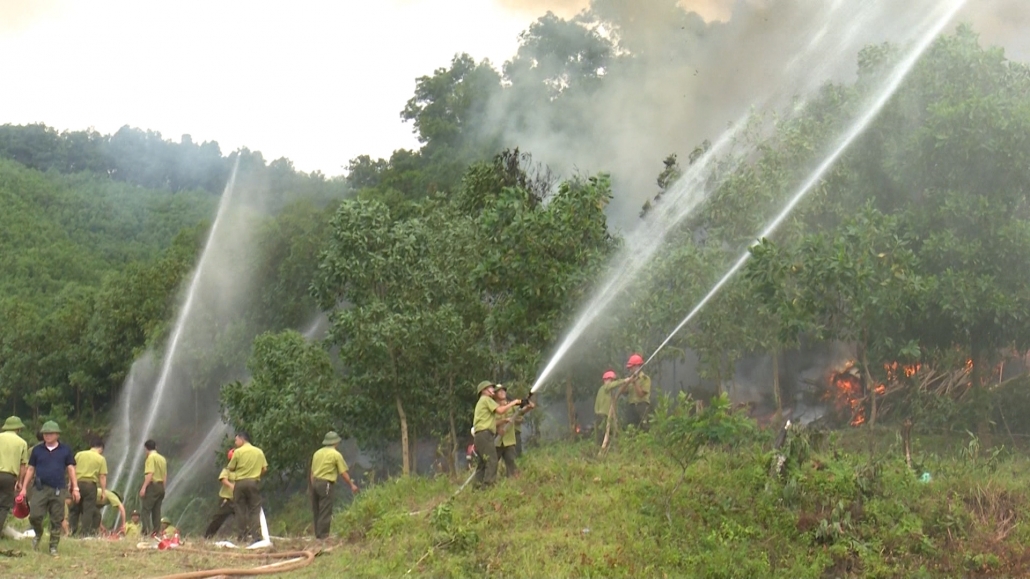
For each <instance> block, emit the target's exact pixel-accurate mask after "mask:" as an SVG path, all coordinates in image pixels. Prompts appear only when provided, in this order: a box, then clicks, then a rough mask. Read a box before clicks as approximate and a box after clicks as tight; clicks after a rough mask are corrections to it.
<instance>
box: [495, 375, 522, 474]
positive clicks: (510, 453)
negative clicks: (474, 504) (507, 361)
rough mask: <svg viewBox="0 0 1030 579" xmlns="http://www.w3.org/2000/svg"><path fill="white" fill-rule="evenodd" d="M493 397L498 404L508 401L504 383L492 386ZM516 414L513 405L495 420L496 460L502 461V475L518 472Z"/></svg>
mask: <svg viewBox="0 0 1030 579" xmlns="http://www.w3.org/2000/svg"><path fill="white" fill-rule="evenodd" d="M494 399H495V400H496V401H497V404H499V405H504V404H507V403H508V388H507V387H506V386H505V385H504V384H498V385H497V386H496V387H494ZM518 414H519V409H518V408H517V407H514V406H513V407H511V408H510V409H509V410H508V411H507V412H505V413H504V415H503V416H502V417H501V418H499V419H498V420H497V436H495V437H494V447H495V450H496V451H497V458H498V462H500V461H502V460H503V461H504V475H505V476H507V477H513V476H515V475H517V474H518V470H517V469H516V468H515V418H516V416H518Z"/></svg>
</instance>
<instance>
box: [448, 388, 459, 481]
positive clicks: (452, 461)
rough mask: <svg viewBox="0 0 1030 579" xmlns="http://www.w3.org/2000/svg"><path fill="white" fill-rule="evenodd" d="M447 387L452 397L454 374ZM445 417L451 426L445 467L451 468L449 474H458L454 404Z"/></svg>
mask: <svg viewBox="0 0 1030 579" xmlns="http://www.w3.org/2000/svg"><path fill="white" fill-rule="evenodd" d="M448 387H449V388H450V395H451V396H450V397H451V398H452V399H453V397H454V375H453V374H452V375H451V376H450V377H449V378H448ZM447 413H448V414H447V417H448V418H449V419H450V427H451V455H450V456H448V457H447V468H449V469H451V474H458V465H457V463H456V461H457V458H456V457H457V456H458V428H457V427H456V426H455V425H454V406H453V405H452V406H451V407H450V408H449V409H448V411H447Z"/></svg>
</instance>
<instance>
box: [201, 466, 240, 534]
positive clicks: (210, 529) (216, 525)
mask: <svg viewBox="0 0 1030 579" xmlns="http://www.w3.org/2000/svg"><path fill="white" fill-rule="evenodd" d="M235 452H236V449H235V448H230V449H229V460H232V455H233V454H235ZM233 480H234V479H233V477H232V475H231V474H230V473H229V469H228V468H223V469H222V472H220V473H218V510H217V511H215V516H214V517H212V518H211V522H210V523H208V525H207V530H205V531H204V538H205V539H210V538H211V537H214V536H215V535H217V534H218V529H221V528H222V525H224V524H225V521H226V520H228V519H229V517H231V516H232V514H233V513H234V512H235V511H236V505H235V504H234V503H233V502H232V492H233V488H234V487H235V485H234V484H233Z"/></svg>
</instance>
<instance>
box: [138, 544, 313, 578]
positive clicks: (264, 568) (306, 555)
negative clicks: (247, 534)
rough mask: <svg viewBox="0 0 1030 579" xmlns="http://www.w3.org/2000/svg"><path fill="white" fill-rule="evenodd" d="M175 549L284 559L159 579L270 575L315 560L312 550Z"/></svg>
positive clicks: (189, 551)
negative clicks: (252, 552) (234, 551)
mask: <svg viewBox="0 0 1030 579" xmlns="http://www.w3.org/2000/svg"><path fill="white" fill-rule="evenodd" d="M176 551H179V552H187V553H202V554H205V555H213V554H219V555H221V554H228V555H231V556H233V557H239V558H242V559H285V561H278V562H275V563H269V564H266V565H261V566H258V567H251V568H248V569H235V568H232V567H225V568H220V569H206V570H203V571H189V572H186V573H175V574H173V575H164V576H162V577H160V578H159V579H206V578H208V577H225V576H229V577H232V576H237V577H239V576H244V577H247V576H251V575H271V574H273V573H286V572H289V571H296V570H297V569H301V568H303V567H307V566H308V565H310V564H311V563H312V562H314V560H315V552H314V551H307V550H306V551H285V552H282V553H254V554H250V553H216V552H215V551H207V550H204V549H187V548H177V549H176Z"/></svg>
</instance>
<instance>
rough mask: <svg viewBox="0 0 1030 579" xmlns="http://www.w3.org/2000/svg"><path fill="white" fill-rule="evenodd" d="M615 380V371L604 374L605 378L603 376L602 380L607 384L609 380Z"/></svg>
mask: <svg viewBox="0 0 1030 579" xmlns="http://www.w3.org/2000/svg"><path fill="white" fill-rule="evenodd" d="M614 379H615V371H614V370H608V371H607V372H605V373H604V376H601V380H604V381H605V382H607V381H609V380H614Z"/></svg>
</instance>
